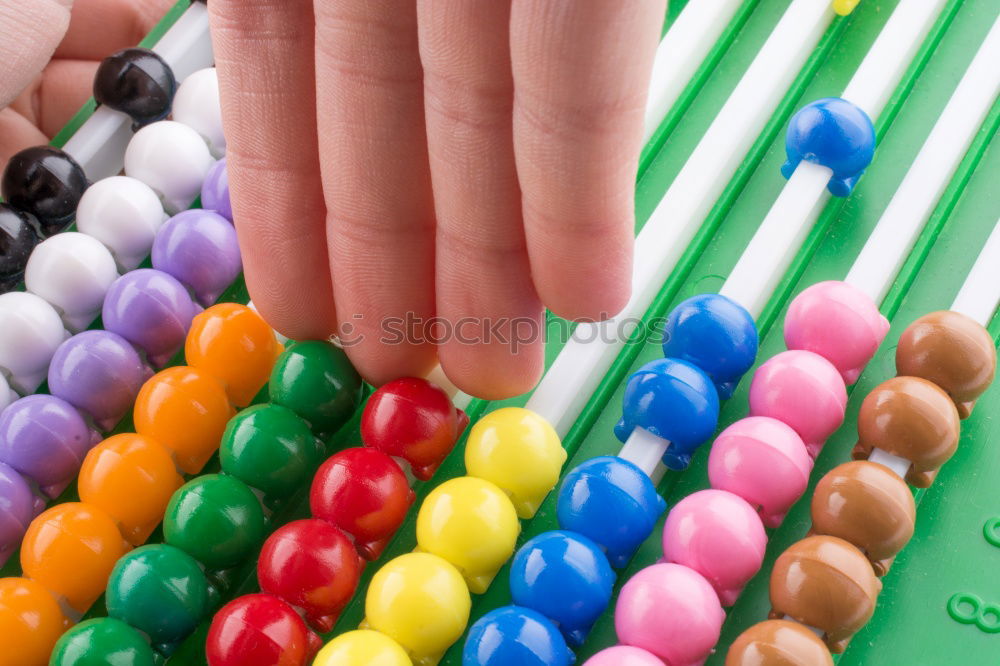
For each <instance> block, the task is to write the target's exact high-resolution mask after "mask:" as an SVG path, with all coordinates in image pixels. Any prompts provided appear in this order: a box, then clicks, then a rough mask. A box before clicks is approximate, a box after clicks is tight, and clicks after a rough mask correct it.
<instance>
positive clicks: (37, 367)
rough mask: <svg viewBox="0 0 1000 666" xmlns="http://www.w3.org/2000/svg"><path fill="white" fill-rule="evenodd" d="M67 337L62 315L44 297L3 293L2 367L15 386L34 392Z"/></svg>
mask: <svg viewBox="0 0 1000 666" xmlns="http://www.w3.org/2000/svg"><path fill="white" fill-rule="evenodd" d="M65 339H66V330H65V329H64V328H63V323H62V320H61V319H60V318H59V314H58V313H57V312H56V311H55V310H54V309H53V308H52V306H51V305H49V304H48V303H46V302H45V301H44V300H42V299H41V298H39V297H38V296H35V295H34V294H29V293H25V292H20V291H12V292H9V293H6V294H0V370H6V373H5V374H6V375H7V377H8V379H9V381H10V386H11V388H13V389H14V390H16V391H18V392H19V393H22V394H25V395H27V394H29V393H34V392H35V391H36V390H37V389H38V387H39V385H40V384H41V383H42V382H43V381H45V374H46V373H47V372H48V370H49V361H51V360H52V355H53V354H55V352H56V348H57V347H58V346H59V345H61V344H62V342H63V340H65Z"/></svg>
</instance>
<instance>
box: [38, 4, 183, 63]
mask: <svg viewBox="0 0 1000 666" xmlns="http://www.w3.org/2000/svg"><path fill="white" fill-rule="evenodd" d="M174 2H175V0H76V1H75V3H74V4H73V13H72V15H71V17H70V21H69V29H68V30H67V31H66V36H65V37H64V38H63V40H62V42H60V44H59V46H58V48H57V49H56V53H55V55H56V57H57V58H67V59H70V60H97V61H100V60H103V59H104V58H105V57H107V56H109V55H111V54H112V53H114V52H115V51H120V50H121V49H124V48H127V47H129V46H135V45H136V44H138V43H139V42H141V41H142V40H143V38H145V36H146V35H147V34H148V33H149V31H150V30H152V28H153V26H155V25H156V23H157V22H158V21H159V20H160V19H161V18H163V15H164V14H166V13H167V10H169V9H170V8H171V7H172V6H173V5H174Z"/></svg>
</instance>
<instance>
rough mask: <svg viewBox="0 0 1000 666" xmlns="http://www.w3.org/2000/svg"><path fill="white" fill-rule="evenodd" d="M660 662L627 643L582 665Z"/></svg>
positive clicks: (630, 665)
mask: <svg viewBox="0 0 1000 666" xmlns="http://www.w3.org/2000/svg"><path fill="white" fill-rule="evenodd" d="M662 664H663V660H661V659H660V658H659V657H656V656H654V655H653V653H652V652H647V651H646V650H643V649H642V648H637V647H631V646H629V645H615V646H614V647H609V648H605V649H603V650H601V651H600V652H598V653H597V654H595V655H594V656H593V657H591V658H590V659H588V660H587V661H585V662H583V666H662ZM803 666H805V665H804V664H803Z"/></svg>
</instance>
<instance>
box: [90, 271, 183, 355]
mask: <svg viewBox="0 0 1000 666" xmlns="http://www.w3.org/2000/svg"><path fill="white" fill-rule="evenodd" d="M200 309H201V308H199V307H198V306H197V305H195V303H194V302H193V301H192V300H191V295H190V294H188V292H187V289H185V288H184V285H182V284H181V283H180V282H178V281H177V280H176V279H175V278H174V277H172V276H170V275H168V274H167V273H164V272H163V271H157V270H153V269H151V268H141V269H139V270H137V271H132V272H131V273H126V274H125V275H123V276H121V277H120V278H118V279H117V280H115V281H114V282H113V283H112V285H111V288H110V289H108V293H107V295H106V296H105V297H104V310H103V313H102V318H103V320H104V328H105V329H106V330H108V331H111V332H113V333H117V334H118V335H120V336H122V337H123V338H125V339H126V340H128V341H129V342H131V343H132V344H134V345H135V346H137V347H139V348H140V349H142V350H144V351H145V352H146V357H147V358H148V359H149V362H150V363H152V364H153V365H155V366H157V367H160V366H162V365H163V364H164V363H166V362H167V361H168V360H169V359H170V357H171V356H173V355H174V354H175V353H177V350H178V349H180V348H181V347H182V346H184V338H185V337H186V336H187V332H188V328H190V327H191V320H192V319H194V316H195V315H196V314H198V311H199V310H200Z"/></svg>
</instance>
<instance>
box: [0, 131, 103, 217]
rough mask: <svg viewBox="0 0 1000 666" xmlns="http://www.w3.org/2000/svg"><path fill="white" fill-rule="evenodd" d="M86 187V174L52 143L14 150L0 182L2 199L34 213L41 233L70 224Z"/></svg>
mask: <svg viewBox="0 0 1000 666" xmlns="http://www.w3.org/2000/svg"><path fill="white" fill-rule="evenodd" d="M86 189H87V176H86V175H84V173H83V169H81V168H80V165H79V164H77V163H76V160H74V159H73V158H72V157H70V156H69V155H68V154H67V153H64V152H63V151H61V150H59V149H58V148H53V147H52V146H34V147H32V148H25V149H24V150H22V151H21V152H19V153H15V154H14V156H13V157H11V158H10V161H9V162H7V166H6V168H5V169H4V172H3V180H2V181H0V194H2V196H3V198H4V200H5V201H6V202H7V203H9V204H10V205H11V206H13V207H14V208H17V209H18V210H21V211H24V212H25V213H28V214H29V215H32V216H34V217H35V219H37V220H38V223H39V228H40V230H41V232H42V236H50V235H52V234H54V233H56V232H59V231H62V230H63V229H65V228H66V227H67V226H69V225H70V223H71V222H72V221H73V218H74V216H75V215H76V207H77V204H79V203H80V197H82V196H83V192H84V190H86Z"/></svg>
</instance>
